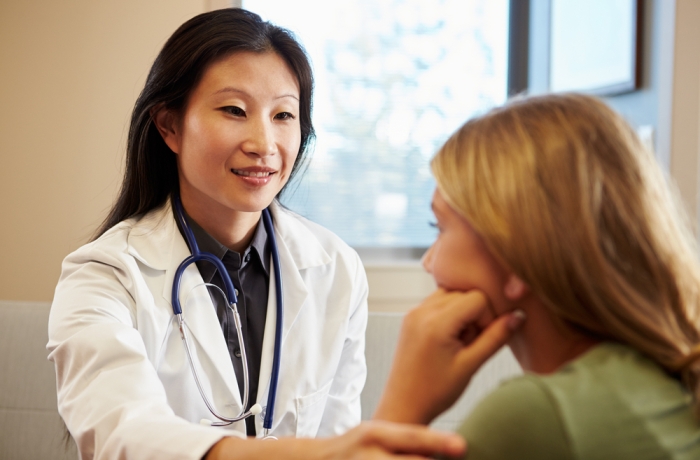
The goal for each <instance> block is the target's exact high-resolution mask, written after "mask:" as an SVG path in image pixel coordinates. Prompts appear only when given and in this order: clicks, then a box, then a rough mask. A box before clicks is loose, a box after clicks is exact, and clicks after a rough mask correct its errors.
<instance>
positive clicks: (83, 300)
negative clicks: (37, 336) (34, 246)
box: [47, 247, 224, 459]
mask: <svg viewBox="0 0 700 460" xmlns="http://www.w3.org/2000/svg"><path fill="white" fill-rule="evenodd" d="M124 267H125V265H124V264H122V263H121V262H120V261H119V260H118V258H117V257H114V256H112V255H110V254H93V253H92V251H91V250H90V248H89V247H84V248H81V249H80V250H79V251H77V252H76V253H73V254H71V255H70V256H68V257H67V258H66V260H65V261H64V264H63V272H62V275H61V279H60V281H59V284H58V286H57V288H56V293H55V297H54V302H53V304H52V307H51V314H50V317H49V343H48V345H47V348H48V349H49V352H50V354H49V359H50V360H52V361H54V363H55V365H56V379H57V391H58V409H59V413H60V415H61V417H62V418H63V420H64V421H65V423H66V425H67V427H68V428H69V430H70V433H71V435H72V436H73V438H74V439H75V441H76V444H77V446H78V449H79V451H80V452H81V456H82V458H96V459H117V458H119V459H123V458H128V459H140V458H144V459H146V458H181V459H195V458H201V457H202V455H204V454H205V453H206V452H207V450H208V449H209V448H210V447H211V446H212V445H213V444H215V443H216V442H217V441H218V440H219V439H221V438H222V437H223V436H224V433H222V432H221V430H216V429H213V428H211V427H203V426H199V425H196V424H192V423H189V422H188V421H186V420H184V419H182V418H180V417H177V416H176V415H175V414H174V413H173V411H172V409H171V408H170V406H169V404H168V400H167V397H166V392H165V389H164V388H163V385H162V383H161V381H160V379H159V378H158V375H157V373H156V370H155V368H154V366H153V365H152V363H151V361H150V360H149V357H148V353H147V350H146V349H147V347H146V345H145V344H144V341H143V338H142V337H141V335H140V334H139V331H138V329H137V327H138V324H137V315H136V314H135V306H134V302H135V301H134V292H133V283H131V282H130V280H129V277H128V276H126V275H125V273H126V271H125V270H124ZM130 289H131V290H130ZM165 321H166V323H167V321H168V318H165Z"/></svg>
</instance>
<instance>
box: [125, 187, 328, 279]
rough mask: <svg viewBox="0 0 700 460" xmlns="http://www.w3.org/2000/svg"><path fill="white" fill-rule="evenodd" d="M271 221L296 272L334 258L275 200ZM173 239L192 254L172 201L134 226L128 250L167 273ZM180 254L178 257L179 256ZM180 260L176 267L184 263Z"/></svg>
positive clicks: (139, 258)
mask: <svg viewBox="0 0 700 460" xmlns="http://www.w3.org/2000/svg"><path fill="white" fill-rule="evenodd" d="M270 210H271V212H272V219H273V222H274V226H275V234H276V235H277V244H278V246H285V248H286V251H287V256H288V257H289V260H288V261H287V262H291V263H292V266H294V267H295V268H296V269H297V270H303V269H306V268H310V267H316V266H320V265H325V264H328V263H330V262H331V257H330V256H329V255H328V253H327V252H326V250H325V249H324V248H323V246H322V245H321V243H320V242H319V241H318V239H317V238H316V235H314V234H313V233H312V232H311V231H310V230H309V229H308V228H307V227H306V226H305V225H304V224H303V223H302V222H301V221H300V220H299V218H298V217H297V216H295V215H294V214H293V213H292V212H291V211H289V210H287V209H285V208H284V207H283V206H281V205H280V204H279V203H278V202H277V201H276V200H275V201H273V202H272V204H271V205H270ZM174 239H179V240H181V242H182V244H183V245H184V248H185V250H186V252H187V254H186V255H185V257H187V255H189V250H188V249H187V243H185V241H184V239H183V238H182V235H180V232H179V230H178V229H177V223H176V222H175V218H174V216H173V211H172V207H171V203H170V200H168V201H167V202H166V203H165V205H163V206H162V207H161V208H159V209H157V210H155V211H152V212H150V213H148V214H146V215H145V216H143V217H142V218H141V219H140V220H138V221H137V222H136V223H134V225H133V228H132V231H131V232H130V234H129V240H128V245H129V248H128V251H129V254H131V255H132V256H133V257H135V258H136V259H137V260H139V261H140V262H141V263H143V264H145V265H147V266H148V267H151V268H154V269H156V270H166V269H167V268H168V267H169V266H171V265H172V262H173V259H175V257H176V254H175V253H174V252H168V251H167V250H164V248H169V247H171V245H172V242H173V240H174ZM179 255H181V254H177V256H179ZM183 259H184V257H183V258H182V259H175V260H178V262H177V264H176V265H175V266H176V267H177V265H179V264H180V262H182V260H183Z"/></svg>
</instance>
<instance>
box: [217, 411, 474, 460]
mask: <svg viewBox="0 0 700 460" xmlns="http://www.w3.org/2000/svg"><path fill="white" fill-rule="evenodd" d="M464 451H465V443H464V440H463V439H462V438H461V437H459V436H457V435H454V434H451V433H440V432H438V431H432V430H430V429H428V428H426V427H423V426H418V425H401V424H394V423H389V422H378V421H374V422H364V423H362V424H361V425H360V426H358V427H355V428H353V429H352V430H350V431H348V432H347V433H345V434H344V435H342V436H336V437H331V438H324V439H308V438H305V439H295V438H281V439H280V440H279V441H265V440H261V439H248V440H243V439H238V438H224V439H222V440H221V441H219V442H218V443H217V444H216V445H215V446H214V447H213V448H212V449H211V451H210V452H209V453H208V455H207V456H206V460H220V459H229V458H235V459H236V460H239V459H250V460H253V459H260V458H279V459H285V460H297V459H299V460H316V459H318V460H355V459H357V460H365V459H368V460H373V459H376V460H379V459H399V458H400V459H402V460H406V459H409V460H410V459H422V458H426V457H428V456H431V457H432V456H437V455H443V456H447V457H457V456H461V455H462V454H463V453H464Z"/></svg>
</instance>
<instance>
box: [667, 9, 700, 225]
mask: <svg viewBox="0 0 700 460" xmlns="http://www.w3.org/2000/svg"><path fill="white" fill-rule="evenodd" d="M675 21H676V24H675V31H676V36H675V40H674V49H675V52H674V61H673V89H672V95H673V96H672V101H671V102H672V107H671V121H670V122H671V130H670V131H671V165H670V172H671V176H672V177H673V178H674V179H675V182H676V184H677V186H678V190H679V191H680V193H681V196H682V197H683V201H684V202H685V204H686V207H687V209H688V212H689V214H690V217H691V219H692V222H693V223H694V224H695V225H696V232H697V230H698V229H699V228H700V226H698V223H699V220H698V219H700V199H699V197H700V161H699V160H700V129H699V127H700V52H699V51H700V27H698V24H700V1H698V0H676V15H675ZM697 233H698V236H700V232H697Z"/></svg>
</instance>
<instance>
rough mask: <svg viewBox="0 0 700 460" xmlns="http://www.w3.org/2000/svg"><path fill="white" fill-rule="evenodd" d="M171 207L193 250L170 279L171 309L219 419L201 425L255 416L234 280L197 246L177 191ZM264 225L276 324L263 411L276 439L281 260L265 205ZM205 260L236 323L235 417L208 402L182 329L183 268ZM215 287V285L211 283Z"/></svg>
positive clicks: (211, 409)
mask: <svg viewBox="0 0 700 460" xmlns="http://www.w3.org/2000/svg"><path fill="white" fill-rule="evenodd" d="M172 201H173V206H174V208H175V217H176V218H177V220H178V222H179V223H180V228H182V230H183V233H184V234H185V239H186V240H187V244H188V245H189V247H190V250H191V251H192V255H190V256H188V257H187V258H186V259H185V260H183V261H182V263H181V264H180V266H179V267H177V271H176V272H175V279H174V280H173V292H172V304H173V312H174V313H175V317H176V318H177V321H178V326H179V328H180V336H181V337H182V343H183V344H184V345H185V351H186V353H187V360H188V361H189V364H190V368H191V369H192V375H193V377H194V381H195V383H196V384H197V388H198V389H199V394H200V395H202V399H203V400H204V404H206V406H207V408H208V409H209V412H211V413H212V415H213V416H214V417H216V418H218V419H219V420H220V421H219V422H210V421H208V420H202V423H203V424H206V425H211V426H226V425H230V424H232V423H234V422H238V421H240V420H243V419H245V418H247V417H250V416H255V415H257V414H259V413H260V412H262V407H260V404H257V403H256V404H254V405H253V406H252V407H251V408H250V409H249V410H248V411H246V410H245V408H246V407H247V406H248V358H247V356H246V350H245V343H244V340H243V332H242V330H241V317H240V315H239V314H238V306H237V304H238V297H237V296H236V290H235V289H234V287H233V282H232V281H231V277H230V276H229V274H228V272H227V271H226V268H225V267H224V264H223V263H222V262H221V260H220V259H219V258H218V257H216V256H215V255H214V254H211V253H209V252H200V251H199V246H197V241H196V240H195V238H194V234H193V233H192V229H191V228H190V226H189V224H188V223H187V219H185V213H184V211H183V209H182V203H181V202H180V196H179V194H174V196H173V200H172ZM262 220H263V225H265V230H266V231H267V237H268V239H269V241H270V252H271V254H272V268H273V271H274V273H275V283H276V285H275V297H276V300H277V324H276V325H275V350H274V356H273V359H272V374H271V375H270V390H269V393H268V395H267V408H266V410H265V415H264V421H263V429H264V438H265V439H276V438H275V437H274V436H270V435H269V431H270V428H272V415H273V413H274V407H275V401H276V399H277V385H278V382H279V371H280V354H281V343H282V307H283V304H282V273H281V271H280V259H279V252H278V251H277V241H276V239H275V231H274V228H273V226H272V217H270V211H269V209H268V208H265V209H263V211H262ZM200 260H204V261H207V262H209V263H212V264H213V265H214V266H215V267H216V269H217V270H218V271H219V274H220V275H221V279H222V280H223V281H224V288H225V290H226V292H225V294H226V299H229V308H231V310H232V311H233V318H234V323H235V325H236V334H238V342H239V345H240V349H241V361H242V363H243V407H242V408H241V412H240V413H239V414H238V415H237V416H235V417H224V416H223V415H221V414H219V413H218V412H217V411H216V409H215V408H214V405H213V404H211V402H210V401H209V398H207V396H206V394H205V392H204V389H203V388H202V385H201V383H200V381H199V376H198V375H197V368H196V366H195V365H194V361H193V360H192V353H191V352H190V346H189V340H188V336H187V328H185V327H184V326H185V319H184V316H183V314H182V307H181V306H180V298H179V293H180V282H181V281H182V274H183V273H184V272H185V269H186V268H187V267H188V266H190V265H191V264H193V263H195V262H197V261H200ZM212 286H213V285H212ZM214 287H216V286H214Z"/></svg>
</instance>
